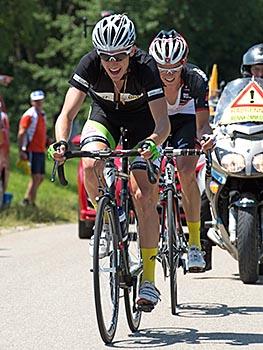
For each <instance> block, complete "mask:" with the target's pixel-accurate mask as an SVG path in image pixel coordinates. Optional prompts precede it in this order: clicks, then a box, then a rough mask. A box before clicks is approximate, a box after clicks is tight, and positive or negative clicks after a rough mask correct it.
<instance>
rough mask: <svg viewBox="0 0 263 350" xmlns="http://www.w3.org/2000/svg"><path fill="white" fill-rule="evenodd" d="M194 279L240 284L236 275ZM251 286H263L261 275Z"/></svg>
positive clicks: (262, 276)
mask: <svg viewBox="0 0 263 350" xmlns="http://www.w3.org/2000/svg"><path fill="white" fill-rule="evenodd" d="M194 279H197V280H216V279H218V280H233V281H238V282H240V283H242V281H241V280H240V277H239V274H238V273H235V274H232V277H231V276H229V277H224V276H202V277H195V278H194ZM247 285H249V284H247ZM251 285H253V286H260V285H263V275H259V277H258V280H257V282H256V283H255V284H251Z"/></svg>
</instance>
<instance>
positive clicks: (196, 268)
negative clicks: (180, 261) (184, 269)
mask: <svg viewBox="0 0 263 350" xmlns="http://www.w3.org/2000/svg"><path fill="white" fill-rule="evenodd" d="M188 272H190V273H203V272H205V269H200V268H199V267H190V268H189V270H188Z"/></svg>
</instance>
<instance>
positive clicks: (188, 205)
mask: <svg viewBox="0 0 263 350" xmlns="http://www.w3.org/2000/svg"><path fill="white" fill-rule="evenodd" d="M178 119H179V118H178ZM172 131H173V134H172V141H171V142H172V146H173V147H176V148H195V147H196V121H195V116H193V115H192V116H180V119H179V122H172ZM197 161H198V157H191V156H190V157H189V156H188V157H177V159H176V164H177V170H178V174H179V179H180V183H181V188H182V202H183V208H184V212H185V216H186V222H187V227H188V231H189V246H190V250H189V259H190V260H191V261H189V270H190V271H191V267H193V269H195V268H196V269H199V270H200V271H201V270H203V268H204V267H205V261H204V259H203V257H202V254H201V253H200V250H201V241H200V206H201V198H200V191H199V187H198V184H197V181H196V174H195V168H196V164H197ZM192 248H193V249H192ZM192 257H193V259H192ZM191 265H192V266H191Z"/></svg>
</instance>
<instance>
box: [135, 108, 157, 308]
mask: <svg viewBox="0 0 263 350" xmlns="http://www.w3.org/2000/svg"><path fill="white" fill-rule="evenodd" d="M135 117H136V118H134V120H135V121H136V120H139V118H140V121H141V122H140V125H139V127H138V122H136V123H135V124H134V125H130V130H129V133H130V138H129V141H130V147H134V146H135V145H137V144H138V142H139V141H142V140H143V139H145V138H147V137H148V136H149V135H150V134H151V132H152V130H153V128H154V123H153V118H152V116H151V114H150V111H149V110H148V111H145V113H142V114H141V115H140V116H139V117H138V115H136V116H135ZM155 163H156V165H157V172H158V167H159V165H160V164H159V163H160V162H159V161H155ZM131 169H132V174H131V192H132V195H133V202H134V206H135V210H136V213H137V217H138V223H139V235H140V246H141V253H142V259H143V269H144V271H143V276H142V283H141V287H140V291H139V300H138V303H140V302H141V303H145V304H149V305H151V306H152V308H153V306H154V305H155V304H156V303H157V302H158V300H159V296H160V293H159V291H158V290H157V289H156V287H155V257H156V255H157V250H158V249H157V247H158V241H159V216H158V212H157V203H158V194H159V187H158V185H157V184H155V185H152V184H151V183H150V182H149V180H148V176H147V172H146V169H147V168H146V162H145V160H143V159H142V158H140V157H137V158H135V159H133V161H132V164H131ZM152 308H149V309H148V310H147V309H143V310H144V311H151V310H152Z"/></svg>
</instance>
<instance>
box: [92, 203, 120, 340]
mask: <svg viewBox="0 0 263 350" xmlns="http://www.w3.org/2000/svg"><path fill="white" fill-rule="evenodd" d="M107 209H108V198H106V197H104V198H102V199H101V200H100V202H99V206H98V212H97V217H96V223H95V233H94V235H95V237H94V257H93V277H94V296H95V304H96V314H97V321H98V326H99V331H100V334H101V337H102V339H103V340H104V342H105V343H110V342H111V341H112V339H113V337H114V334H115V332H116V328H117V320H118V311H119V278H118V262H119V252H118V250H117V248H116V246H117V245H116V233H115V227H114V217H112V215H113V214H112V211H107ZM105 218H107V219H108V221H109V235H108V241H107V242H108V246H107V251H106V254H105V256H104V257H102V256H101V255H100V243H101V234H102V231H103V225H104V220H105Z"/></svg>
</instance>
